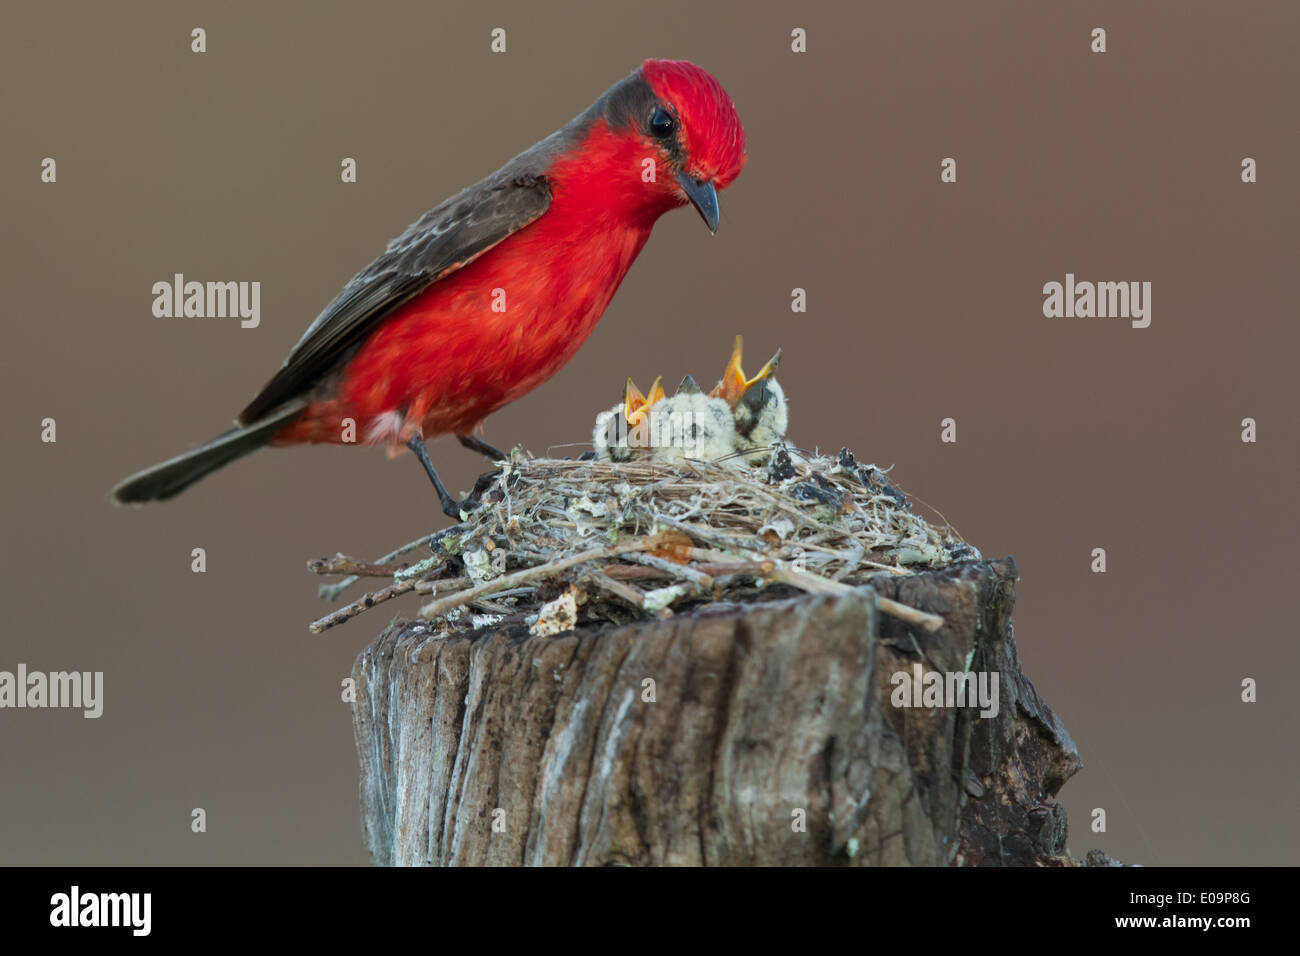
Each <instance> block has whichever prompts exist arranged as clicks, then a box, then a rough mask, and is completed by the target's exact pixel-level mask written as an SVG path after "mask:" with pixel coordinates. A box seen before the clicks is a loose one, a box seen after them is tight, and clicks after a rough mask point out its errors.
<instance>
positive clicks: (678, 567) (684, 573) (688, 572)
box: [628, 554, 713, 594]
mask: <svg viewBox="0 0 1300 956" xmlns="http://www.w3.org/2000/svg"><path fill="white" fill-rule="evenodd" d="M628 560H629V561H635V562H636V563H637V564H644V565H646V566H647V567H651V568H658V569H659V570H660V571H663V572H664V573H665V574H669V575H671V576H673V577H676V578H682V579H683V580H686V581H690V582H691V584H693V585H695V590H696V592H697V593H699V594H706V593H708V592H709V591H712V590H713V578H711V577H709V575H707V574H705V573H704V572H703V571H698V570H696V569H694V568H689V567H687V566H686V565H684V564H678V563H677V562H675V561H668V560H666V559H664V558H657V557H655V556H654V555H653V554H633V555H629V556H628Z"/></svg>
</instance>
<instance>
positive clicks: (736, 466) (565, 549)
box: [308, 446, 980, 634]
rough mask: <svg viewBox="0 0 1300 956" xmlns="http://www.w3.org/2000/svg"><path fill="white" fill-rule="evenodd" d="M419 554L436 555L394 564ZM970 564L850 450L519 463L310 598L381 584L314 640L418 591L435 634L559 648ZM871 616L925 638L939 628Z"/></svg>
mask: <svg viewBox="0 0 1300 956" xmlns="http://www.w3.org/2000/svg"><path fill="white" fill-rule="evenodd" d="M422 547H428V548H429V549H430V550H431V551H432V555H431V556H430V557H427V558H425V559H424V560H421V561H418V562H417V563H414V564H408V563H400V564H394V563H392V562H396V561H398V560H399V559H401V558H402V557H403V556H404V555H407V554H410V553H411V552H413V551H417V550H419V549H421V548H422ZM979 558H980V555H979V552H978V551H976V550H975V548H973V547H971V546H970V545H968V544H966V543H965V542H964V541H962V539H961V538H960V537H959V536H958V535H957V534H956V532H954V531H953V529H952V528H950V527H946V526H945V527H936V526H935V525H933V524H931V523H929V522H927V521H926V520H925V519H924V518H922V517H921V516H920V515H918V514H917V513H915V511H914V510H913V509H912V508H911V503H910V502H909V501H908V500H907V499H906V496H905V495H903V493H902V492H900V491H898V490H897V489H896V488H894V487H893V486H892V485H891V484H890V483H889V480H888V476H887V475H886V473H885V472H884V471H883V470H881V469H879V468H876V467H875V466H872V465H860V464H858V463H857V462H856V461H855V460H854V458H853V456H852V455H851V454H850V453H849V452H848V451H841V452H840V454H839V455H838V456H817V455H811V454H807V453H804V452H801V451H799V450H797V449H794V448H792V447H790V446H779V447H777V448H776V449H775V450H774V451H773V452H772V454H771V456H770V458H769V460H768V461H767V462H766V463H765V464H762V465H758V466H753V465H748V464H744V463H743V462H740V461H727V462H722V463H706V462H690V461H688V462H684V463H673V464H671V465H666V464H658V463H651V462H628V463H615V462H604V461H582V460H578V461H572V460H555V459H547V458H527V457H525V456H523V455H521V454H520V453H518V452H516V453H515V454H514V455H512V458H511V460H510V461H509V462H507V463H505V464H504V465H503V467H502V468H501V470H500V472H499V473H498V474H497V476H496V477H495V479H494V480H493V481H492V484H491V486H490V487H489V488H488V490H487V491H485V492H484V493H483V496H482V503H481V504H480V505H479V506H478V507H477V508H476V509H475V510H474V511H473V513H471V514H468V515H467V516H466V517H465V520H464V521H463V522H462V523H460V524H458V525H454V526H452V527H450V528H446V529H444V530H442V531H439V532H437V533H435V534H432V535H427V536H425V537H423V538H420V539H418V540H416V541H413V542H411V543H410V544H408V545H404V546H403V547H401V548H399V549H397V550H396V551H394V552H392V553H390V554H388V555H385V556H384V557H383V558H381V559H379V561H377V562H374V563H362V562H357V561H354V560H353V559H351V558H348V557H345V556H343V555H338V556H336V557H334V558H329V559H320V560H317V561H312V562H309V565H308V566H309V567H310V568H311V570H313V571H315V572H317V573H319V574H345V575H348V576H349V577H348V578H346V579H345V580H344V581H341V582H339V583H338V584H336V585H330V586H326V587H322V588H321V593H322V596H324V597H327V598H331V599H333V598H337V597H338V596H339V594H340V593H341V592H342V590H343V589H344V588H346V587H348V586H350V585H351V584H352V583H355V581H356V580H357V579H358V578H359V577H362V576H368V577H387V578H389V579H390V581H391V583H389V584H388V585H387V586H385V587H383V588H381V589H379V590H377V591H373V592H371V593H369V594H366V595H365V596H364V597H362V598H361V599H359V600H357V601H354V602H352V603H351V604H349V605H347V606H346V607H344V608H341V609H339V610H338V611H335V612H334V613H332V614H329V615H327V616H325V617H323V618H321V619H320V620H318V621H316V622H315V623H314V624H312V626H311V629H312V631H313V632H316V633H319V632H321V631H323V630H326V629H327V628H329V627H333V626H334V625H336V624H339V623H342V622H343V621H346V620H349V619H351V618H353V617H355V616H357V615H358V614H360V613H362V612H364V611H366V610H368V609H369V608H371V607H374V606H375V605H376V604H380V603H382V602H384V601H386V600H388V599H389V598H392V597H396V596H397V595H399V594H404V593H406V592H408V591H416V592H419V593H422V594H426V595H428V596H429V598H430V600H429V601H428V602H427V603H426V604H425V605H424V606H423V607H422V608H421V609H420V616H421V617H422V618H425V619H427V620H429V621H430V622H431V626H433V627H435V628H437V629H439V630H441V631H443V632H446V633H454V632H462V631H469V630H474V629H477V628H480V627H493V626H505V625H511V624H518V625H527V626H528V627H529V628H530V630H531V631H532V633H534V634H555V633H561V632H563V631H566V630H569V629H571V628H573V627H575V626H578V625H584V624H601V623H625V622H627V621H633V620H638V619H644V618H646V617H650V616H659V617H665V616H670V615H672V614H674V613H680V612H682V611H687V610H691V609H694V608H698V607H700V606H702V605H707V604H714V603H717V602H728V601H729V602H744V601H752V600H759V599H763V598H764V597H765V596H777V595H779V594H786V593H791V591H792V590H793V591H803V592H809V593H841V592H847V591H850V590H852V589H853V588H856V587H860V586H862V585H866V584H869V583H870V581H871V578H872V577H873V576H874V575H879V574H887V575H906V574H912V573H914V571H915V569H917V568H934V567H942V566H945V565H948V564H951V563H953V562H954V561H959V560H978V559H979ZM878 603H879V606H880V609H881V610H882V611H884V612H885V613H889V614H894V615H896V616H899V617H902V618H904V619H907V620H909V621H911V622H912V623H915V624H918V625H920V626H922V627H926V628H928V629H931V630H933V629H936V628H937V627H938V626H940V625H941V624H942V619H941V618H939V617H937V616H936V615H933V614H926V613H923V612H920V611H916V610H914V609H912V608H907V607H905V606H903V605H900V604H898V603H897V602H893V601H888V600H886V599H883V598H882V599H878Z"/></svg>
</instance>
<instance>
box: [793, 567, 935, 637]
mask: <svg viewBox="0 0 1300 956" xmlns="http://www.w3.org/2000/svg"><path fill="white" fill-rule="evenodd" d="M767 578H768V580H769V581H781V582H782V583H784V584H791V585H794V586H795V587H797V588H801V589H803V590H804V591H807V592H808V593H809V594H852V593H853V592H854V591H855V590H857V589H856V588H854V587H852V586H851V585H848V584H841V583H840V582H839V581H832V580H830V579H829V578H819V577H818V576H817V575H815V574H806V573H804V572H802V571H795V570H794V569H793V568H776V569H774V570H773V571H772V573H771V574H769V575H768V576H767ZM873 593H874V592H873ZM876 607H878V608H879V609H880V610H881V612H882V613H884V614H888V615H889V616H890V617H896V618H899V619H900V620H903V621H907V623H909V624H916V625H918V626H919V627H923V628H925V629H926V630H927V631H937V630H939V628H941V627H943V618H942V617H940V616H939V615H938V614H930V613H928V612H926V611H918V610H917V609H916V608H914V607H908V606H907V605H906V604H900V603H899V602H898V601H895V600H892V599H890V598H886V597H881V596H880V595H879V594H877V595H876Z"/></svg>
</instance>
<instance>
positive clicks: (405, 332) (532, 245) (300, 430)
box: [113, 60, 745, 517]
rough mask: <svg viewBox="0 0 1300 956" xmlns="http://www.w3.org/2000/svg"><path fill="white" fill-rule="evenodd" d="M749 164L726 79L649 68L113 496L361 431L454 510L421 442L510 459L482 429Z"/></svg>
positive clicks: (570, 349)
mask: <svg viewBox="0 0 1300 956" xmlns="http://www.w3.org/2000/svg"><path fill="white" fill-rule="evenodd" d="M744 165H745V130H744V128H743V127H742V126H741V124H740V117H739V116H738V115H737V114H736V108H735V105H734V104H733V103H732V102H731V98H730V97H729V96H727V94H726V92H725V91H724V90H723V89H722V86H721V85H720V84H719V83H718V81H717V80H715V79H714V78H713V77H712V76H711V75H709V74H708V73H706V72H705V71H704V70H702V69H700V68H699V67H698V66H695V65H694V64H692V63H687V62H684V61H680V60H646V61H645V63H643V64H642V65H641V68H640V69H639V70H637V71H636V72H634V73H633V74H632V75H630V76H628V77H627V78H626V79H624V80H622V81H621V82H619V83H616V84H615V85H614V86H612V87H610V88H609V89H608V90H606V91H605V93H604V95H602V96H601V97H600V99H598V100H596V102H595V103H593V104H592V105H591V107H590V108H588V109H587V110H586V112H584V113H582V114H581V115H579V116H577V117H576V118H575V119H573V120H572V121H571V122H570V123H569V124H568V125H567V126H565V127H563V128H562V129H560V130H558V131H557V132H555V133H552V134H551V135H550V136H548V137H546V138H545V139H544V140H542V141H541V142H540V143H537V144H536V145H535V146H533V147H532V148H531V149H528V150H526V151H525V152H523V153H520V154H519V155H518V156H516V157H515V158H514V159H512V160H511V161H510V162H508V163H506V165H505V166H503V167H501V168H500V169H499V170H497V171H496V172H495V173H493V174H492V175H491V176H488V177H487V178H486V179H483V180H481V181H480V182H477V183H475V184H474V185H473V186H470V187H469V188H467V189H465V190H464V191H462V192H461V193H459V194H458V195H455V196H453V197H451V198H450V199H448V200H446V201H445V202H443V203H442V204H441V205H439V206H437V207H435V208H434V209H431V210H430V211H429V212H427V213H425V214H424V215H423V216H421V217H420V218H419V219H418V220H417V221H416V222H414V223H413V224H412V225H411V226H410V227H409V228H408V229H407V230H406V232H404V233H403V234H402V235H401V236H399V237H398V238H397V239H394V240H393V241H392V242H390V243H389V244H388V248H387V249H386V250H385V251H384V254H383V255H381V256H380V257H379V258H378V259H376V260H375V261H374V262H372V263H371V264H370V265H369V266H367V267H366V268H365V269H364V270H362V271H361V272H360V273H359V274H358V275H357V276H356V277H355V278H353V279H352V280H351V281H350V282H348V284H347V285H346V286H344V287H343V291H342V292H340V293H339V295H338V297H337V298H335V299H334V301H333V302H331V303H330V304H329V305H328V306H326V308H325V311H323V312H322V313H321V314H320V315H319V316H317V318H316V321H314V322H313V323H312V324H311V325H310V327H308V329H307V331H306V332H305V333H304V334H303V336H302V338H301V339H300V340H299V341H298V344H297V345H295V346H294V348H293V351H291V352H290V353H289V357H288V358H287V359H285V361H284V364H283V366H281V368H280V370H279V371H278V372H276V374H275V376H274V377H273V378H272V379H271V380H270V381H269V382H268V383H267V384H266V386H265V387H264V388H263V389H262V391H261V392H260V393H259V394H258V396H257V397H256V398H254V399H253V401H252V402H251V403H250V404H249V406H248V407H247V408H245V409H244V410H243V411H242V412H241V413H240V414H239V417H238V418H237V419H236V427H235V428H233V429H231V430H230V431H228V432H226V433H225V434H223V435H221V436H219V437H217V438H215V439H214V440H212V441H210V442H208V443H207V444H206V445H203V446H201V447H199V448H196V449H194V450H193V451H191V452H188V453H187V454H184V455H181V456H180V457H178V458H173V459H171V460H170V461H165V462H163V463H162V464H160V465H155V466H154V467H153V468H150V469H148V470H146V471H142V472H140V473H139V474H137V475H133V476H132V477H130V478H128V479H126V480H125V481H123V482H122V483H121V484H119V485H118V486H117V487H116V488H114V489H113V497H114V498H115V499H116V500H117V501H120V502H138V501H153V500H160V499H164V498H170V497H171V496H172V495H175V494H178V493H179V492H181V491H183V490H184V489H185V488H188V487H189V486H190V485H191V484H193V483H194V482H196V481H198V480H199V479H200V478H202V477H203V476H204V475H206V474H208V473H209V472H211V471H215V470H216V469H218V468H220V467H221V466H223V465H225V464H227V463H229V462H231V461H234V460H235V459H236V458H239V457H241V456H243V455H246V454H248V453H249V452H251V451H254V450H255V449H257V448H260V447H261V446H263V445H296V444H302V443H308V442H332V443H335V444H344V443H346V442H348V441H352V440H355V441H358V442H362V443H366V444H379V443H386V444H387V445H388V446H389V450H390V454H396V453H398V452H400V451H401V449H402V446H403V445H405V446H406V447H408V448H410V449H411V450H412V451H413V452H415V454H416V456H417V457H418V458H419V459H420V462H421V464H422V465H423V467H424V470H425V471H426V473H427V474H428V476H429V478H430V479H431V480H432V481H433V485H434V487H435V488H436V489H437V492H438V498H439V500H440V502H441V503H442V508H443V511H445V512H446V513H447V514H448V515H450V516H452V517H458V516H459V511H460V507H461V503H460V502H457V501H456V500H455V499H454V498H452V497H451V495H449V494H448V493H447V490H446V488H445V487H444V486H443V483H442V481H441V480H440V479H439V478H438V473H437V471H435V470H434V467H433V463H432V462H431V461H430V460H429V456H428V452H427V451H426V450H425V447H424V441H425V439H427V438H433V437H435V436H438V435H447V434H454V435H456V436H457V437H458V438H459V439H460V442H461V444H462V445H464V446H466V447H467V448H471V449H474V450H476V451H479V452H481V453H483V454H486V455H489V456H491V457H493V458H501V457H504V456H503V455H501V453H500V452H498V451H496V449H494V448H492V447H491V446H490V445H488V444H486V443H485V442H483V441H481V440H479V439H478V438H475V437H473V434H472V433H473V432H474V431H475V429H477V428H478V427H479V426H480V425H481V424H482V422H483V420H484V419H485V418H487V416H488V415H490V414H492V412H494V411H496V410H497V409H498V408H501V407H502V406H503V405H506V404H507V403H509V402H512V401H514V400H515V399H517V398H519V397H520V396H522V395H524V394H526V393H527V392H529V391H531V390H532V389H534V388H536V387H537V386H538V385H540V384H541V383H542V382H545V381H546V380H547V379H549V378H550V377H551V376H552V375H554V374H555V373H556V372H557V371H558V370H559V368H560V367H561V366H562V365H564V363H565V362H567V361H568V360H569V359H570V358H572V357H573V354H574V353H575V352H576V351H577V350H578V348H579V347H580V346H581V345H582V343H583V342H584V341H585V340H586V338H587V336H588V335H590V334H591V330H592V329H593V328H595V325H596V323H597V322H598V321H599V320H600V317H601V314H602V313H603V312H604V311H605V307H606V306H607V305H609V301H610V299H611V298H613V296H614V293H615V291H616V290H617V289H618V286H619V283H621V282H622V281H623V277H624V276H625V275H627V270H628V269H629V268H630V267H631V265H632V261H633V260H634V259H636V257H637V253H639V252H640V251H641V247H642V246H644V245H645V242H646V239H648V238H649V236H650V230H651V228H652V227H653V226H654V224H655V221H656V220H657V219H658V218H659V217H660V216H661V215H663V214H664V213H665V212H667V211H668V210H669V209H672V208H674V207H676V206H681V205H685V204H686V203H687V202H690V203H693V204H694V205H695V207H696V209H698V210H699V212H700V215H701V216H702V217H703V218H704V222H705V223H706V224H707V225H708V227H709V230H710V231H711V232H716V231H717V228H718V195H717V190H719V189H722V188H724V187H725V186H726V185H727V184H728V183H730V182H731V181H732V180H733V179H735V178H736V176H737V175H738V174H739V173H740V170H741V168H742V167H743V166H744ZM348 420H351V422H352V423H354V424H353V425H352V427H351V429H350V432H349V430H345V426H347V425H348ZM353 436H355V437H353Z"/></svg>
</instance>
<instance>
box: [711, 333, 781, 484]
mask: <svg viewBox="0 0 1300 956" xmlns="http://www.w3.org/2000/svg"><path fill="white" fill-rule="evenodd" d="M742 344H743V343H742V340H741V337H740V336H739V335H737V336H736V345H735V348H734V349H733V350H732V353H731V361H730V362H728V363H727V368H726V371H724V372H723V373H722V380H721V381H720V382H718V384H717V385H716V386H715V387H714V389H713V391H712V392H710V393H709V394H710V395H711V396H714V397H716V398H720V399H722V400H723V401H725V402H726V403H727V405H728V407H729V408H730V409H731V411H732V415H733V417H734V420H735V445H736V450H737V451H739V452H742V453H743V454H744V455H745V457H746V458H749V459H753V458H755V457H757V456H758V455H759V454H761V453H765V452H766V451H767V450H768V449H769V448H770V447H771V446H772V445H773V443H775V442H777V441H780V440H781V439H782V438H784V437H785V430H786V428H787V427H788V426H789V424H790V411H789V407H788V403H787V402H786V397H785V390H784V389H783V388H781V385H780V383H778V382H777V380H776V379H775V378H773V376H772V373H773V372H775V371H776V367H777V365H778V364H780V361H781V350H780V349H777V350H776V354H775V355H773V356H772V358H771V360H770V361H769V362H768V363H767V364H766V365H764V366H763V367H762V368H761V369H760V370H759V372H758V374H757V375H755V376H754V377H753V378H746V377H745V372H744V370H743V369H742V368H741V365H740V358H741V349H742Z"/></svg>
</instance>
